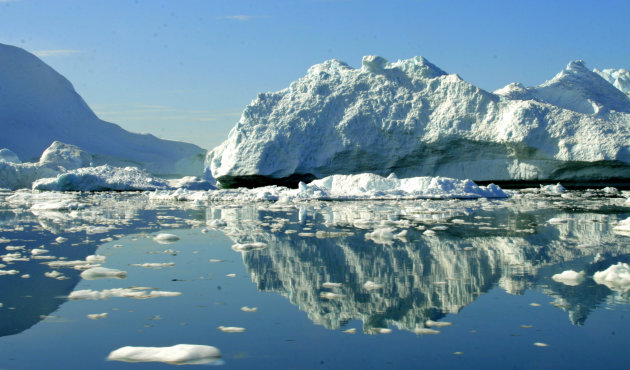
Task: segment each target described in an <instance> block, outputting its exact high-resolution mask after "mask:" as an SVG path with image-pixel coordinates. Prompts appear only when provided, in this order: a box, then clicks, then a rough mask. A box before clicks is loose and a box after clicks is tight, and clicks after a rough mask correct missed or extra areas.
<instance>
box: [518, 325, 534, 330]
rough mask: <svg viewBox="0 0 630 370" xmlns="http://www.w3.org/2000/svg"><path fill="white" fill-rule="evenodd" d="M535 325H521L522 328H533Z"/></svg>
mask: <svg viewBox="0 0 630 370" xmlns="http://www.w3.org/2000/svg"><path fill="white" fill-rule="evenodd" d="M533 327H534V326H533V325H521V328H523V329H531V328H533Z"/></svg>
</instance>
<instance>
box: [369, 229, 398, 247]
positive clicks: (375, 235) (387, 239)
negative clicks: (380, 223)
mask: <svg viewBox="0 0 630 370" xmlns="http://www.w3.org/2000/svg"><path fill="white" fill-rule="evenodd" d="M394 231H395V229H393V228H391V227H383V228H379V229H376V230H374V231H373V232H371V233H366V234H365V238H366V239H368V240H369V239H371V240H372V241H374V242H375V243H378V244H391V243H392V242H393V240H394Z"/></svg>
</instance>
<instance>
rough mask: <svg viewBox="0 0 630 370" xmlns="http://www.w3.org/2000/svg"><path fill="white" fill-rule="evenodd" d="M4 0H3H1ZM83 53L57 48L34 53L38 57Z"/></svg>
mask: <svg viewBox="0 0 630 370" xmlns="http://www.w3.org/2000/svg"><path fill="white" fill-rule="evenodd" d="M0 1H2V0H0ZM79 53H81V50H70V49H57V50H35V51H34V52H33V54H35V55H37V56H38V57H40V58H42V57H63V56H67V55H74V54H79Z"/></svg>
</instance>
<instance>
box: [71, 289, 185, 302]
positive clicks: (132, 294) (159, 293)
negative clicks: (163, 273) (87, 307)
mask: <svg viewBox="0 0 630 370" xmlns="http://www.w3.org/2000/svg"><path fill="white" fill-rule="evenodd" d="M148 289H149V288H114V289H105V290H101V291H99V290H91V289H83V290H75V291H74V292H72V293H70V295H69V296H68V299H72V300H82V299H92V300H99V299H108V298H112V297H123V298H135V299H147V298H157V297H174V296H178V295H181V294H182V293H180V292H169V291H163V290H153V291H150V292H147V291H146V290H148Z"/></svg>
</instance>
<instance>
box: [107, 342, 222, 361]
mask: <svg viewBox="0 0 630 370" xmlns="http://www.w3.org/2000/svg"><path fill="white" fill-rule="evenodd" d="M220 357H221V352H220V351H219V350H218V349H217V348H216V347H212V346H206V345H198V344H177V345H174V346H171V347H133V346H126V347H121V348H118V349H117V350H114V351H112V352H111V353H110V354H109V356H107V359H108V360H110V361H124V362H164V363H167V364H171V365H193V364H195V365H199V364H207V363H212V362H214V361H217V360H218V359H219V358H220Z"/></svg>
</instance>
